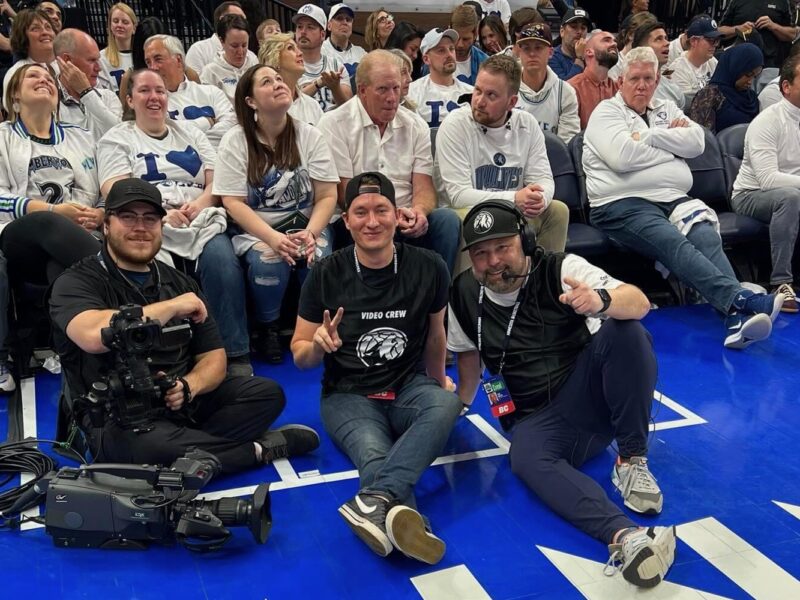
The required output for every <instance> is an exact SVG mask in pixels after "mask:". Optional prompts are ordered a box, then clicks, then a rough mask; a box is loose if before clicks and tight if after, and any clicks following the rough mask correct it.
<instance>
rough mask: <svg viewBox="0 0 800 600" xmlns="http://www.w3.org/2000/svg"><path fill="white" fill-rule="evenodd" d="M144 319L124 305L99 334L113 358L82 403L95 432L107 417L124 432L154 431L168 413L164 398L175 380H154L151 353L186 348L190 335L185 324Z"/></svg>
mask: <svg viewBox="0 0 800 600" xmlns="http://www.w3.org/2000/svg"><path fill="white" fill-rule="evenodd" d="M143 314H144V313H143V312H142V307H141V306H139V305H138V304H125V305H123V306H121V307H120V309H119V312H117V313H116V314H114V316H113V317H112V318H111V322H110V323H109V326H108V327H104V328H103V329H102V330H101V332H100V335H101V340H102V342H103V345H104V346H105V347H106V348H109V349H111V351H112V353H113V354H114V369H113V370H111V371H110V372H109V373H108V375H107V376H106V377H105V378H104V380H103V381H96V382H94V383H93V384H92V389H91V390H90V392H89V393H88V394H87V395H85V396H82V397H81V399H80V403H81V404H82V407H81V408H83V409H85V410H86V411H87V412H88V413H89V418H90V420H91V422H92V426H93V427H102V426H103V425H104V423H105V419H106V417H107V416H110V417H111V418H112V419H114V420H115V421H116V422H117V423H118V424H119V425H120V427H122V428H123V429H130V430H133V431H135V432H136V433H144V432H147V431H150V430H151V429H153V418H155V417H158V416H161V415H164V414H165V412H166V408H165V406H164V400H163V398H164V393H165V392H166V391H167V390H168V389H170V388H171V387H173V386H174V385H175V378H174V377H160V378H153V376H152V374H151V373H150V363H151V362H152V361H151V358H150V357H151V354H152V352H153V350H154V349H163V348H170V347H179V346H182V345H185V344H187V343H188V342H189V340H191V337H192V330H191V326H190V325H189V324H188V323H182V324H180V325H174V326H170V327H162V326H161V323H160V322H159V321H158V320H155V319H150V318H149V317H147V318H143Z"/></svg>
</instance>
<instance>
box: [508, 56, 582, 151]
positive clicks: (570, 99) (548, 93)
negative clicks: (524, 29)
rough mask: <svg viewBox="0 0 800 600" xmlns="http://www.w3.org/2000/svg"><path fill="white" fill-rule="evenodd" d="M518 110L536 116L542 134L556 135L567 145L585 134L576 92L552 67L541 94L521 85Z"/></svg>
mask: <svg viewBox="0 0 800 600" xmlns="http://www.w3.org/2000/svg"><path fill="white" fill-rule="evenodd" d="M514 108H518V109H520V110H524V111H525V112H528V113H530V114H532V115H533V116H534V117H536V120H537V121H538V122H539V127H541V128H542V131H549V132H550V133H554V134H556V135H557V136H558V137H560V138H561V139H562V140H564V143H565V144H566V143H569V141H570V140H571V139H572V138H573V137H574V136H575V134H576V133H578V132H579V131H580V130H581V120H580V118H579V117H578V95H577V94H576V93H575V88H574V87H572V86H571V85H569V84H568V83H567V82H565V81H564V80H562V79H559V77H558V75H556V74H555V72H554V71H553V69H551V68H550V67H547V76H546V77H545V80H544V85H543V86H542V89H540V90H539V91H538V92H535V91H533V89H532V88H530V87H528V86H527V85H525V82H522V83H521V84H520V87H519V100H518V101H517V105H516V106H515V107H514Z"/></svg>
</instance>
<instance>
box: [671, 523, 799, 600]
mask: <svg viewBox="0 0 800 600" xmlns="http://www.w3.org/2000/svg"><path fill="white" fill-rule="evenodd" d="M678 537H679V538H680V539H682V540H683V541H684V542H686V543H687V544H688V545H689V546H690V547H691V548H692V549H693V550H694V551H695V552H697V553H698V554H699V555H700V556H702V557H703V558H704V559H706V560H707V561H708V562H710V563H711V564H712V565H714V566H715V567H716V568H717V569H719V570H720V571H722V573H723V574H724V575H725V576H726V577H728V579H730V580H731V581H733V582H734V583H735V584H736V585H738V586H739V587H740V588H742V589H743V590H744V591H745V592H747V593H748V594H750V595H751V596H753V597H754V598H758V599H759V600H767V599H771V598H775V599H776V600H786V599H787V598H800V581H798V580H797V579H795V578H794V577H792V576H791V575H790V574H789V573H787V572H786V571H784V570H783V569H782V568H781V567H779V566H778V565H776V564H775V563H774V562H772V561H771V560H770V559H769V558H767V557H766V556H764V555H763V554H762V553H761V552H759V551H758V550H756V549H755V548H753V546H751V545H750V544H748V543H747V542H746V541H745V540H743V539H742V538H740V537H739V536H738V535H736V534H735V533H733V532H732V531H731V530H730V529H728V528H727V527H725V526H724V525H723V524H722V523H720V522H719V521H717V520H716V519H714V518H713V517H707V518H705V519H700V520H698V521H692V522H691V523H687V524H686V525H681V526H680V527H678Z"/></svg>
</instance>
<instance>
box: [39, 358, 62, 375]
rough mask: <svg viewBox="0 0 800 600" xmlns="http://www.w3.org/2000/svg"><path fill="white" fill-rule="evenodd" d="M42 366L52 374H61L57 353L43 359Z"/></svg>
mask: <svg viewBox="0 0 800 600" xmlns="http://www.w3.org/2000/svg"><path fill="white" fill-rule="evenodd" d="M42 366H43V367H44V368H45V369H47V370H48V371H50V372H51V373H52V374H53V375H61V357H60V356H59V355H58V354H53V355H52V356H48V357H47V358H46V359H44V364H42Z"/></svg>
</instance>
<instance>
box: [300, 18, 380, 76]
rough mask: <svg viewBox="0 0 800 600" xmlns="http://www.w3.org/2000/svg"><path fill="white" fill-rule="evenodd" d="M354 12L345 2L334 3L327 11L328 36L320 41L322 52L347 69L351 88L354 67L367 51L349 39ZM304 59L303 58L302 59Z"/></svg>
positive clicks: (354, 74)
mask: <svg viewBox="0 0 800 600" xmlns="http://www.w3.org/2000/svg"><path fill="white" fill-rule="evenodd" d="M354 16H355V13H354V12H353V9H352V8H350V7H349V6H347V4H336V5H335V6H333V7H331V11H330V12H329V13H328V31H329V32H330V37H328V39H327V40H325V41H324V42H322V54H324V55H327V56H331V57H333V58H338V59H339V60H340V61H341V62H342V63H343V64H344V68H345V69H347V76H348V78H349V80H350V86H351V88H353V89H355V78H356V67H358V63H359V62H360V61H361V59H362V58H363V57H364V55H365V54H366V53H367V51H366V50H364V49H363V48H362V47H361V46H356V45H355V44H353V43H352V42H351V41H350V36H352V35H353V17H354ZM304 60H305V59H304Z"/></svg>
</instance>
